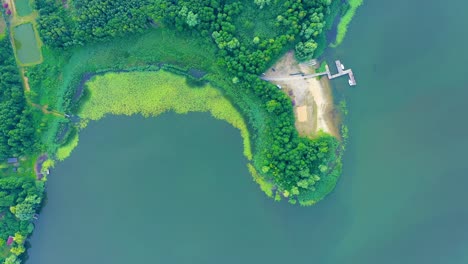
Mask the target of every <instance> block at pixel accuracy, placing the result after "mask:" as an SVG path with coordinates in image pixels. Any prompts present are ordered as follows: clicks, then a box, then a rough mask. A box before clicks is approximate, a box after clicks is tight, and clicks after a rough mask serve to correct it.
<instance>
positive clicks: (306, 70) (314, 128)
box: [263, 52, 339, 137]
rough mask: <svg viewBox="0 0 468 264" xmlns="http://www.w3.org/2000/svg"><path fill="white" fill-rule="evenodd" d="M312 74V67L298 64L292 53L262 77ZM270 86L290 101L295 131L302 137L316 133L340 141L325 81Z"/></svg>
mask: <svg viewBox="0 0 468 264" xmlns="http://www.w3.org/2000/svg"><path fill="white" fill-rule="evenodd" d="M314 72H315V67H314V66H311V65H306V64H302V63H301V64H300V63H298V62H297V61H296V59H295V58H294V53H293V52H288V53H287V54H286V55H285V56H283V57H282V58H281V59H280V60H279V61H278V62H277V63H276V64H275V65H274V66H273V67H271V68H270V69H269V70H268V71H267V72H265V75H264V76H263V77H267V78H281V77H288V76H291V74H293V75H294V74H311V73H314ZM296 77H297V75H296ZM271 82H272V83H274V84H276V85H279V86H280V87H281V89H282V90H283V91H284V92H285V93H287V94H288V95H289V96H290V97H291V99H292V100H293V102H294V114H295V118H296V128H297V130H298V132H299V134H300V135H301V136H307V137H314V136H315V135H317V132H319V131H323V132H326V133H329V134H331V135H333V136H335V137H339V130H338V128H337V127H338V126H337V124H336V111H335V107H334V105H333V96H332V91H331V88H330V84H329V81H328V79H327V78H326V77H322V78H321V79H320V80H319V79H317V78H310V79H298V78H291V79H290V80H288V79H287V78H284V79H282V80H281V81H271Z"/></svg>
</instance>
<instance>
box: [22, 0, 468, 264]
mask: <svg viewBox="0 0 468 264" xmlns="http://www.w3.org/2000/svg"><path fill="white" fill-rule="evenodd" d="M413 2H414V1H413ZM413 2H412V1H405V0H395V1H366V3H365V5H364V6H362V7H361V8H360V9H359V11H358V13H357V16H356V17H355V19H354V20H353V22H352V23H351V25H350V28H349V30H348V35H347V37H346V39H345V41H344V43H343V45H342V46H340V47H339V48H337V49H335V50H333V51H332V52H331V53H329V54H328V55H327V58H328V59H329V60H330V61H332V60H334V59H341V60H342V62H343V63H344V64H345V65H346V66H348V67H351V68H352V69H353V71H354V73H355V76H356V79H357V82H358V86H357V87H356V88H349V86H347V81H346V80H345V79H343V80H337V81H333V85H334V87H335V88H336V90H337V91H336V95H337V97H342V96H343V97H345V98H346V99H347V102H348V106H349V116H348V117H347V121H346V123H347V125H348V126H349V130H350V140H349V145H348V149H347V151H346V155H345V160H344V173H343V176H342V178H341V180H340V182H339V183H338V186H337V188H336V189H335V191H334V192H333V193H332V194H331V195H329V196H328V197H327V198H326V199H325V200H324V201H322V202H320V203H319V204H317V205H316V206H313V207H307V208H301V207H298V206H291V205H289V204H287V203H275V202H273V201H272V200H270V199H268V198H266V197H265V195H264V194H263V193H262V192H261V191H260V190H259V188H258V186H257V185H256V184H255V183H254V182H253V181H252V179H251V176H250V175H249V173H248V171H247V168H246V160H245V158H244V157H243V156H242V140H241V137H240V135H239V133H238V132H237V130H236V129H234V128H232V127H230V126H229V125H228V124H227V123H225V122H222V121H219V120H215V119H212V118H211V117H210V116H209V115H208V114H189V115H175V114H165V115H162V116H160V117H158V118H152V119H144V118H141V117H132V118H124V117H109V118H105V119H104V120H102V121H100V122H98V123H91V124H90V125H89V127H88V128H87V129H85V130H84V131H83V132H82V134H81V137H80V144H79V146H78V148H77V149H76V150H75V151H74V152H73V154H72V156H71V157H70V158H69V159H67V160H65V161H64V162H62V163H60V164H58V166H57V167H56V169H54V171H53V174H52V175H51V176H49V182H48V203H47V205H46V207H45V208H44V210H43V212H42V214H41V216H40V219H39V221H38V222H37V226H36V228H37V229H36V231H35V233H34V235H33V237H32V239H31V244H32V248H31V249H30V250H29V253H30V259H29V260H28V261H27V264H58V263H68V264H74V263H80V264H81V263H83V262H85V263H89V264H95V263H96V264H97V263H112V264H121V263H122V264H123V263H177V264H180V263H195V264H198V263H200V264H205V263H213V264H214V263H236V264H237V263H252V264H254V263H255V264H258V263H269V264H276V263H278V264H279V263H281V264H283V263H292V262H297V263H320V264H328V263H330V264H342V263H365V264H375V263H379V264H393V263H395V264H396V263H398V264H414V263H424V264H438V263H444V264H445V263H447V264H465V263H468V251H467V250H466V249H467V248H468V206H467V205H466V201H467V199H468V194H467V192H466V190H465V189H466V186H468V177H467V175H468V173H467V172H468V162H466V161H465V160H466V149H468V136H467V135H468V123H467V122H465V120H466V117H465V115H466V114H465V113H466V112H467V110H466V98H468V75H467V74H466V71H467V70H466V69H465V68H464V67H463V66H464V63H465V62H466V61H468V52H465V51H464V49H465V47H467V46H468V27H466V21H465V20H466V19H465V18H464V17H465V14H464V13H465V11H466V10H468V2H467V1H462V0H450V1H447V2H441V1H436V0H428V1H424V3H413Z"/></svg>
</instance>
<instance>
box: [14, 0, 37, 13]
mask: <svg viewBox="0 0 468 264" xmlns="http://www.w3.org/2000/svg"><path fill="white" fill-rule="evenodd" d="M15 7H16V12H18V15H20V16H27V15H29V14H31V13H32V11H33V9H32V8H31V4H30V2H29V0H15Z"/></svg>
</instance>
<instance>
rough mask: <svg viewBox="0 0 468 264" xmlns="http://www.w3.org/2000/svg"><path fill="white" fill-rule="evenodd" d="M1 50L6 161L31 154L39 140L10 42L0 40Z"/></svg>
mask: <svg viewBox="0 0 468 264" xmlns="http://www.w3.org/2000/svg"><path fill="white" fill-rule="evenodd" d="M0 50H1V52H0V98H1V100H0V160H5V159H6V158H8V157H18V156H20V155H24V154H25V153H32V152H33V151H34V148H35V146H36V139H35V133H34V126H33V123H32V122H31V120H32V116H31V110H30V109H29V108H28V107H27V105H26V99H25V97H24V92H23V84H22V82H21V78H20V74H19V71H18V68H17V66H16V62H15V56H14V55H13V50H12V48H11V44H10V41H9V39H8V38H4V39H2V40H0Z"/></svg>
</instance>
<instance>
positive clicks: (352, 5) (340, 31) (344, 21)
mask: <svg viewBox="0 0 468 264" xmlns="http://www.w3.org/2000/svg"><path fill="white" fill-rule="evenodd" d="M363 2H364V0H348V3H347V5H348V9H347V10H346V12H345V14H344V15H343V16H342V17H341V19H340V22H339V24H338V28H337V33H336V40H335V42H334V43H333V44H331V46H332V47H337V46H339V45H340V44H341V43H342V42H343V40H344V38H345V36H346V32H347V31H348V26H349V23H351V20H352V19H353V17H354V15H355V14H356V10H357V9H358V7H360V6H361V5H362V3H363Z"/></svg>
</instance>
